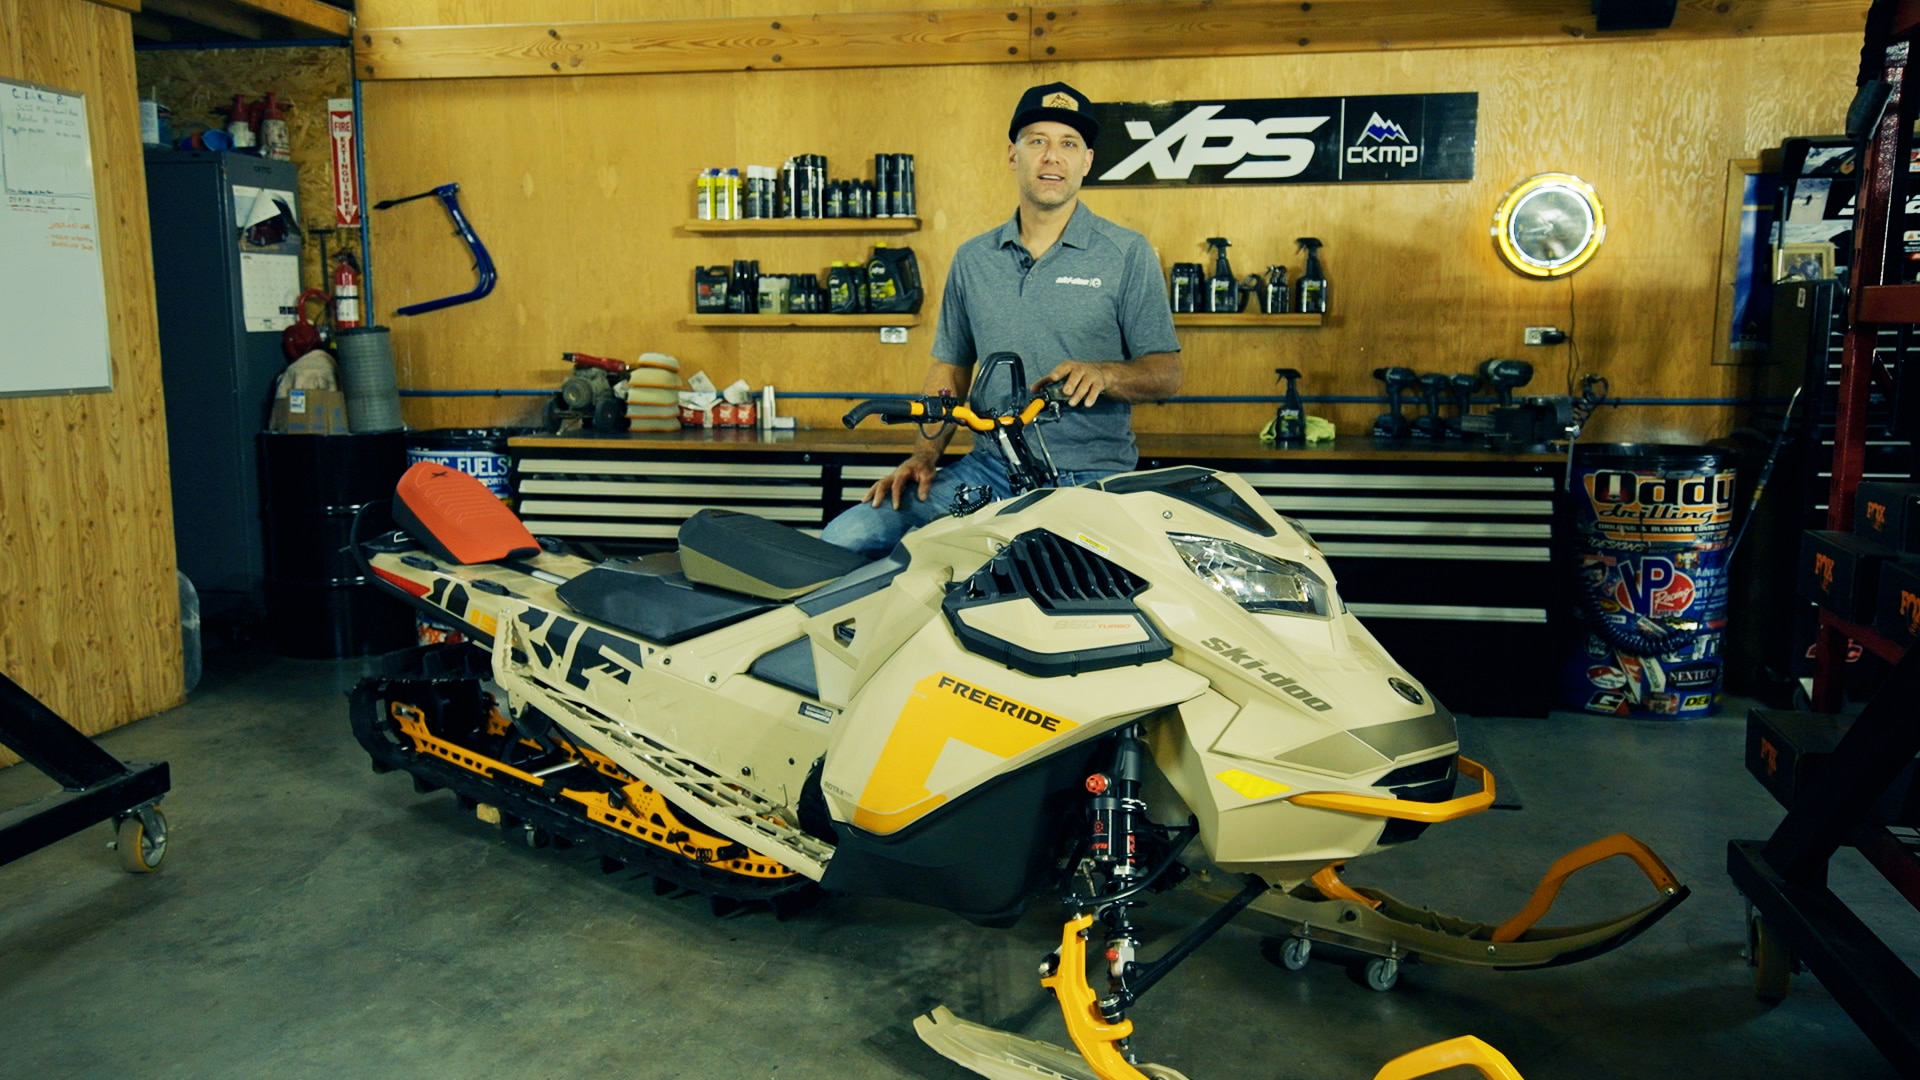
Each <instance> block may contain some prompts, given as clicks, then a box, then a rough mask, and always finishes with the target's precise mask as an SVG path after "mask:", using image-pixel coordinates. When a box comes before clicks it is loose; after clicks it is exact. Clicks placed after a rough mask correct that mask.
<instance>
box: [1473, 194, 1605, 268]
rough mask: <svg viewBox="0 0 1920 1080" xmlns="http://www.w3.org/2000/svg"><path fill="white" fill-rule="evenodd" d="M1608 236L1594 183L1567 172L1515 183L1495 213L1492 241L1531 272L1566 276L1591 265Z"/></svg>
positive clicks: (1512, 262)
mask: <svg viewBox="0 0 1920 1080" xmlns="http://www.w3.org/2000/svg"><path fill="white" fill-rule="evenodd" d="M1606 238H1607V218H1606V214H1605V212H1604V211H1603V210H1602V209H1601V207H1600V196H1599V194H1598V193H1596V192H1595V191H1594V190H1593V187H1592V185H1590V184H1588V183H1587V182H1586V181H1585V180H1582V179H1580V178H1579V177H1577V176H1573V175H1570V174H1568V173H1541V174H1540V175H1538V176H1530V177H1528V178H1527V179H1525V180H1522V181H1520V183H1518V184H1516V185H1514V188H1513V190H1511V191H1509V192H1507V193H1506V195H1505V196H1503V197H1502V198H1501V200H1500V205H1499V207H1498V208H1497V209H1495V210H1494V212H1493V244H1494V247H1496V248H1497V249H1499V251H1500V258H1502V259H1504V260H1505V261H1506V264H1507V265H1508V266H1511V267H1513V268H1514V269H1515V270H1516V271H1518V272H1520V273H1522V274H1525V275H1527V276H1528V277H1540V278H1552V277H1564V276H1566V275H1568V274H1571V273H1573V272H1574V271H1575V270H1578V269H1580V268H1581V267H1582V266H1585V265H1586V264H1587V260H1588V259H1591V258H1593V253H1594V252H1596V251H1598V250H1599V249H1600V242H1601V241H1602V240H1605V239H1606Z"/></svg>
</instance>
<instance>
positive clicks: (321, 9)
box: [233, 0, 353, 38]
mask: <svg viewBox="0 0 1920 1080" xmlns="http://www.w3.org/2000/svg"><path fill="white" fill-rule="evenodd" d="M233 2H234V3H235V4H237V5H239V6H240V7H243V8H251V9H253V10H254V11H257V12H259V13H260V14H262V15H273V16H277V17H279V18H282V19H285V20H287V21H288V22H290V23H292V24H293V25H294V27H295V28H297V29H299V30H301V31H310V32H313V33H318V34H320V35H322V36H324V37H337V38H343V37H346V36H347V35H348V34H350V33H352V32H353V16H352V15H350V14H348V13H347V12H346V11H344V10H342V9H340V8H337V7H334V6H333V5H332V4H322V3H320V2H319V0H233Z"/></svg>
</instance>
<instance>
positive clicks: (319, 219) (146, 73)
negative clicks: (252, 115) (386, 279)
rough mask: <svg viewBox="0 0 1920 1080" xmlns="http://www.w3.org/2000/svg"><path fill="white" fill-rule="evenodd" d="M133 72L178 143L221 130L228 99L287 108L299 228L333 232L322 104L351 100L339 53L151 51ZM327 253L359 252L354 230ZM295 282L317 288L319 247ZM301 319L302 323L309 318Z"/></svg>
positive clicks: (348, 72)
mask: <svg viewBox="0 0 1920 1080" xmlns="http://www.w3.org/2000/svg"><path fill="white" fill-rule="evenodd" d="M136 57H137V59H136V61H135V71H136V74H137V78H138V80H139V87H140V93H141V95H142V96H146V95H148V94H151V95H153V97H154V100H156V101H159V102H161V103H162V104H164V105H166V106H167V107H168V108H170V109H172V110H173V128H174V134H175V135H176V136H177V135H186V134H192V133H193V132H195V131H204V130H206V129H207V128H210V127H212V128H218V127H223V126H224V125H225V119H224V118H223V117H222V116H220V115H219V114H217V113H215V112H214V111H213V110H214V107H215V106H219V105H230V104H232V102H233V96H234V95H235V94H245V95H246V97H247V100H248V101H257V100H259V99H260V98H263V97H265V96H266V94H267V92H268V91H270V90H271V91H274V92H275V93H277V94H279V100H281V101H286V102H291V103H292V104H293V110H292V111H291V112H289V113H288V114H287V136H288V140H289V142H290V144H291V147H292V151H293V163H294V165H296V166H297V167H298V168H299V169H300V191H299V197H300V220H301V222H302V223H303V224H305V225H306V226H308V227H309V228H313V227H318V228H323V229H330V228H333V227H334V225H333V222H334V213H333V172H332V170H331V168H330V163H331V155H332V152H333V144H332V142H331V141H330V140H329V139H328V138H327V99H328V98H351V97H352V96H353V54H352V52H351V50H349V49H347V48H346V47H344V46H322V45H315V46H302V47H300V48H276V49H153V50H145V51H142V52H140V53H138V54H136ZM327 244H328V250H329V251H338V250H340V248H341V246H342V245H345V246H346V248H347V249H348V250H350V251H352V252H354V253H355V255H356V256H357V255H358V254H359V251H360V230H359V227H358V226H355V227H353V228H348V229H342V230H340V231H338V232H336V233H333V234H331V235H330V236H328V237H327ZM301 256H302V258H301V264H302V267H303V281H304V283H305V285H306V287H308V288H323V287H325V284H326V281H327V278H326V273H325V270H324V268H322V267H321V265H320V242H319V238H318V237H311V238H310V239H309V241H308V243H307V245H306V248H305V249H304V250H303V251H302V252H301ZM311 314H312V313H311V312H309V316H311Z"/></svg>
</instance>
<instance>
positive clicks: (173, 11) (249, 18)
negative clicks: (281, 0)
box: [146, 0, 273, 41]
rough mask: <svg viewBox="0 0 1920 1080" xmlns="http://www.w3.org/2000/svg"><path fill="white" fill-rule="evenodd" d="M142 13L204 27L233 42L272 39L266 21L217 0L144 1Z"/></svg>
mask: <svg viewBox="0 0 1920 1080" xmlns="http://www.w3.org/2000/svg"><path fill="white" fill-rule="evenodd" d="M146 10H148V11H151V12H154V13H156V14H160V15H170V16H172V17H173V18H176V19H180V20H182V21H184V22H190V23H193V24H194V25H195V26H205V27H208V28H209V29H213V30H218V31H220V32H221V33H223V34H232V35H233V36H234V37H237V38H247V39H249V40H252V41H259V40H260V39H262V38H267V37H272V36H273V35H272V34H271V33H269V28H268V26H267V23H266V20H264V19H261V18H259V17H258V16H256V15H252V14H249V13H248V12H245V11H239V10H236V9H235V8H234V7H233V6H232V5H230V4H227V3H223V2H221V0H146Z"/></svg>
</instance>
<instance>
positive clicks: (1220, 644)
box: [1200, 637, 1333, 712]
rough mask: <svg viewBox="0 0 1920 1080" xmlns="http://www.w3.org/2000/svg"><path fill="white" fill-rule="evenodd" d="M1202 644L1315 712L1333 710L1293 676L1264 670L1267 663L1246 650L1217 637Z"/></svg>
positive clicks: (1221, 657)
mask: <svg viewBox="0 0 1920 1080" xmlns="http://www.w3.org/2000/svg"><path fill="white" fill-rule="evenodd" d="M1200 644H1202V645H1205V646H1206V647H1207V648H1209V649H1212V650H1213V651H1214V652H1217V653H1219V654H1220V659H1222V660H1230V661H1232V662H1234V663H1236V664H1239V665H1240V666H1241V667H1243V668H1245V669H1246V670H1248V671H1251V672H1253V673H1255V674H1257V675H1259V676H1260V681H1261V682H1264V683H1266V684H1268V685H1269V686H1272V687H1274V688H1276V689H1278V690H1279V691H1280V692H1281V693H1283V694H1285V695H1287V696H1288V697H1290V698H1297V699H1298V700H1299V702H1300V704H1302V705H1305V706H1306V707H1307V708H1309V709H1312V710H1313V711H1314V712H1326V711H1327V710H1328V709H1331V708H1333V706H1332V705H1329V704H1327V703H1326V702H1324V701H1321V700H1320V699H1319V698H1317V697H1315V696H1314V695H1313V691H1311V690H1309V689H1307V688H1306V687H1304V686H1301V685H1300V683H1299V682H1298V681H1297V680H1295V679H1294V678H1292V677H1291V676H1288V675H1282V674H1281V673H1279V672H1277V671H1264V670H1262V669H1263V668H1265V667H1266V666H1267V662H1266V661H1265V660H1262V659H1260V658H1259V657H1257V656H1254V655H1252V654H1250V653H1248V652H1247V650H1245V649H1242V648H1239V647H1238V646H1235V645H1231V644H1228V643H1227V642H1224V641H1221V640H1220V639H1219V638H1217V637H1211V638H1208V639H1207V640H1205V641H1203V642H1201V643H1200Z"/></svg>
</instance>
